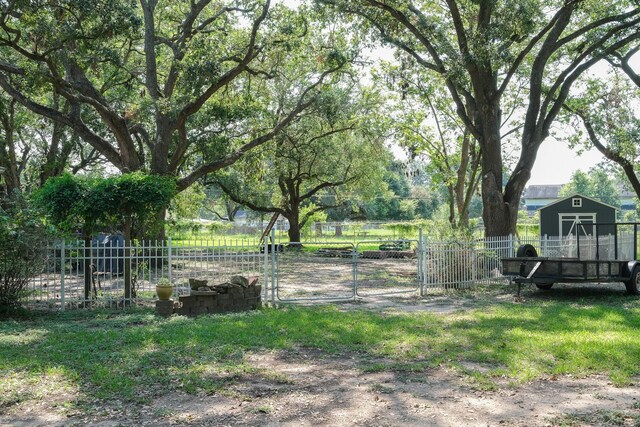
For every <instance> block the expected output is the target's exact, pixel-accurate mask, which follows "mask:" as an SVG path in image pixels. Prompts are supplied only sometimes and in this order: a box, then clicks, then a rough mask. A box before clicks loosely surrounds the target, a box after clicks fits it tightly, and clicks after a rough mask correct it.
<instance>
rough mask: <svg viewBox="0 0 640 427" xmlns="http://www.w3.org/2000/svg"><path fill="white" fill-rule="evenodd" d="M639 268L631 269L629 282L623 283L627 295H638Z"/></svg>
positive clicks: (639, 290) (639, 292)
mask: <svg viewBox="0 0 640 427" xmlns="http://www.w3.org/2000/svg"><path fill="white" fill-rule="evenodd" d="M639 282H640V267H636V268H634V269H633V273H631V280H627V281H626V282H624V285H625V286H626V287H627V293H628V294H629V295H640V283H639Z"/></svg>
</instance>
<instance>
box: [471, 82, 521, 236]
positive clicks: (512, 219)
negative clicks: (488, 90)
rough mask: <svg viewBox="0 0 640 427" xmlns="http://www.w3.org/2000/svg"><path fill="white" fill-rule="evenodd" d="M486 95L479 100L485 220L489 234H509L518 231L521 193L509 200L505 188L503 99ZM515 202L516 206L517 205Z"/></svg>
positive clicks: (483, 216)
mask: <svg viewBox="0 0 640 427" xmlns="http://www.w3.org/2000/svg"><path fill="white" fill-rule="evenodd" d="M485 95H486V94H484V93H483V94H482V96H481V97H478V98H481V99H482V98H484V99H482V101H481V102H479V103H478V107H479V108H478V110H479V111H478V117H477V118H478V119H479V120H476V123H477V126H478V128H479V129H480V130H481V132H482V140H480V144H481V146H482V184H481V186H482V204H483V212H482V219H483V220H484V227H485V236H487V237H492V236H508V235H510V234H513V233H515V231H516V221H517V218H518V203H519V201H520V195H521V194H522V193H519V194H517V195H516V194H513V198H512V199H506V198H505V195H504V194H503V187H502V179H503V175H502V174H503V172H502V165H503V163H502V145H501V138H500V126H501V124H502V123H501V122H502V117H501V116H502V115H501V112H500V106H499V101H498V100H494V101H489V99H490V98H491V97H490V96H487V97H486V98H485ZM514 203H515V205H514Z"/></svg>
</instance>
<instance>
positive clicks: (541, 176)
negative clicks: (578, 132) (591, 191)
mask: <svg viewBox="0 0 640 427" xmlns="http://www.w3.org/2000/svg"><path fill="white" fill-rule="evenodd" d="M604 160H605V158H604V156H603V155H602V154H601V153H600V152H599V151H598V150H595V149H592V150H590V151H586V152H584V153H582V154H581V155H578V154H576V152H575V151H573V150H571V149H570V148H569V146H568V145H567V144H566V143H565V142H562V141H557V140H555V139H554V138H547V139H546V140H545V141H544V142H543V143H542V145H541V146H540V150H539V151H538V156H537V157H536V163H535V165H534V166H533V169H532V170H531V179H530V180H529V182H528V185H550V184H566V183H567V182H569V180H570V179H571V175H572V174H573V173H574V172H575V171H577V170H581V171H583V172H587V171H588V170H589V169H590V168H592V167H593V166H595V165H596V164H598V163H600V162H602V161H604Z"/></svg>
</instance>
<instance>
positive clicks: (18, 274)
mask: <svg viewBox="0 0 640 427" xmlns="http://www.w3.org/2000/svg"><path fill="white" fill-rule="evenodd" d="M45 240H46V229H45V227H44V225H43V223H42V221H41V220H40V219H39V217H38V215H37V214H36V212H34V210H33V209H31V208H30V207H29V206H28V204H27V203H26V202H25V201H24V199H22V198H20V197H19V196H18V197H16V198H14V199H13V200H11V201H10V202H7V203H5V208H4V209H2V208H0V315H6V314H7V313H10V312H12V311H14V310H15V309H17V308H19V306H20V299H21V298H22V297H23V296H24V295H25V291H26V288H27V285H28V283H29V279H30V278H31V277H33V276H34V275H36V274H38V273H39V272H40V271H42V268H43V264H44V254H43V251H42V248H43V246H44V242H45Z"/></svg>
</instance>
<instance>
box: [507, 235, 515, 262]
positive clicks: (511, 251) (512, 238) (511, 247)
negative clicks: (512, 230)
mask: <svg viewBox="0 0 640 427" xmlns="http://www.w3.org/2000/svg"><path fill="white" fill-rule="evenodd" d="M509 254H510V255H509V256H511V257H513V256H515V255H516V250H515V236H514V235H513V234H509Z"/></svg>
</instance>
